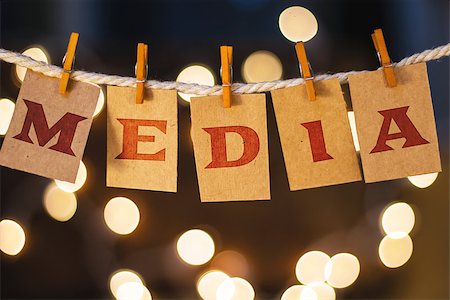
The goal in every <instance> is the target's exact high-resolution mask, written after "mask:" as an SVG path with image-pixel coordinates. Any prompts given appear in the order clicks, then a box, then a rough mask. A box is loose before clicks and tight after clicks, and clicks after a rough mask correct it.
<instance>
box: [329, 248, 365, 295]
mask: <svg viewBox="0 0 450 300" xmlns="http://www.w3.org/2000/svg"><path fill="white" fill-rule="evenodd" d="M359 271H360V266H359V261H358V258H356V256H354V255H353V254H350V253H339V254H336V255H334V256H333V257H331V259H330V261H329V262H328V263H327V266H326V269H325V274H326V279H327V282H328V284H329V285H330V286H332V287H334V288H345V287H348V286H349V285H351V284H352V283H353V282H355V280H356V278H358V275H359Z"/></svg>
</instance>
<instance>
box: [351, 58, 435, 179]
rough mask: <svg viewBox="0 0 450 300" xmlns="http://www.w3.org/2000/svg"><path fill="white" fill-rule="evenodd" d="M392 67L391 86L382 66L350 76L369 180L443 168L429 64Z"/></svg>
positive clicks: (366, 177) (365, 173)
mask: <svg viewBox="0 0 450 300" xmlns="http://www.w3.org/2000/svg"><path fill="white" fill-rule="evenodd" d="M394 70H395V76H396V78H397V82H398V85H397V86H396V87H393V88H389V87H388V86H387V84H386V81H385V78H384V74H383V71H382V70H378V71H373V72H366V73H362V74H357V75H352V76H349V85H350V93H351V96H352V102H353V110H354V111H355V120H356V128H357V132H358V138H359V143H360V146H361V160H362V166H363V171H364V179H365V181H366V182H377V181H382V180H390V179H397V178H402V177H407V176H412V175H420V174H426V173H433V172H440V171H441V161H440V157H439V146H438V139H437V134H436V125H435V121H434V114H433V104H432V101H431V93H430V87H429V84H428V75H427V68H426V65H425V63H421V64H416V65H409V66H405V67H396V68H395V69H394Z"/></svg>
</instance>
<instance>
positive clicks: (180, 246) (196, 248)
mask: <svg viewBox="0 0 450 300" xmlns="http://www.w3.org/2000/svg"><path fill="white" fill-rule="evenodd" d="M177 251H178V255H179V256H180V258H181V259H182V260H183V261H185V262H186V263H188V264H190V265H196V266H197V265H203V264H205V263H207V262H208V261H209V260H210V259H211V258H212V257H213V255H214V241H213V239H212V238H211V236H210V235H209V234H208V233H206V232H205V231H203V230H200V229H192V230H188V231H186V232H185V233H183V234H182V235H181V236H180V238H179V239H178V242H177Z"/></svg>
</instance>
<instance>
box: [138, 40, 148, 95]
mask: <svg viewBox="0 0 450 300" xmlns="http://www.w3.org/2000/svg"><path fill="white" fill-rule="evenodd" d="M147 59H148V45H147V44H144V43H139V44H138V46H137V63H136V104H142V103H144V93H145V81H146V80H147V72H148V65H147Z"/></svg>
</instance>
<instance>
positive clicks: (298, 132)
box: [271, 79, 361, 191]
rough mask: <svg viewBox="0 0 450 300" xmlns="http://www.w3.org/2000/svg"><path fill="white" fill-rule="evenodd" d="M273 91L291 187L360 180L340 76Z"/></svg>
mask: <svg viewBox="0 0 450 300" xmlns="http://www.w3.org/2000/svg"><path fill="white" fill-rule="evenodd" d="M314 88H315V90H316V96H317V98H316V100H315V101H310V100H309V99H308V95H307V93H306V87H305V85H299V86H295V87H291V88H285V89H280V90H274V91H272V92H271V94H272V102H273V107H274V110H275V116H276V120H277V126H278V132H279V134H280V140H281V146H282V149H283V156H284V161H285V165H286V171H287V175H288V180H289V187H290V189H291V191H296V190H301V189H307V188H314V187H320V186H326V185H334V184H341V183H347V182H354V181H359V180H361V171H360V168H359V163H358V157H357V155H356V151H355V147H354V144H353V138H352V134H351V131H350V123H349V121H348V116H347V109H346V104H345V100H344V97H343V95H342V90H341V86H340V84H339V80H337V79H332V80H324V81H317V82H314Z"/></svg>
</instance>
